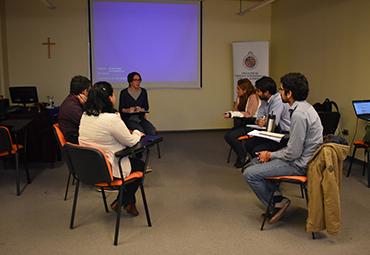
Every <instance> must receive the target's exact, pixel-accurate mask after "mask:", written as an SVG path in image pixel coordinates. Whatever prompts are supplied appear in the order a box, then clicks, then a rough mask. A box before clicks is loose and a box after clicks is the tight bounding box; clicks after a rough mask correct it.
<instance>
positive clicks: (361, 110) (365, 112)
mask: <svg viewBox="0 0 370 255" xmlns="http://www.w3.org/2000/svg"><path fill="white" fill-rule="evenodd" d="M352 104H353V108H354V109H355V113H356V116H357V118H360V119H363V120H367V121H370V100H353V101H352Z"/></svg>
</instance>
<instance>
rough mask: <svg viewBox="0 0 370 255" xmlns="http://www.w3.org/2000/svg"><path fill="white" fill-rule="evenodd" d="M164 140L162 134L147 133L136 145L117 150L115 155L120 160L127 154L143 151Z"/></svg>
mask: <svg viewBox="0 0 370 255" xmlns="http://www.w3.org/2000/svg"><path fill="white" fill-rule="evenodd" d="M162 141H163V137H161V136H152V135H147V136H144V137H142V138H141V140H140V142H138V143H137V144H136V145H134V146H132V147H127V148H125V149H123V150H120V151H117V152H116V153H115V154H114V155H115V156H116V157H117V158H119V161H121V159H122V158H123V157H126V156H132V155H135V154H137V153H140V152H143V151H146V150H148V149H149V148H150V147H153V146H154V145H156V144H157V143H159V142H162Z"/></svg>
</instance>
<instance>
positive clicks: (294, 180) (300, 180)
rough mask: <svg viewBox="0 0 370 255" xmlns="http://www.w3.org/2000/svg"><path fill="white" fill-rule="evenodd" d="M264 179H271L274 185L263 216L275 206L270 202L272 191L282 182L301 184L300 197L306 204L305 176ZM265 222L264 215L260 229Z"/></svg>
mask: <svg viewBox="0 0 370 255" xmlns="http://www.w3.org/2000/svg"><path fill="white" fill-rule="evenodd" d="M265 180H268V181H273V182H275V186H274V188H273V189H272V191H271V196H270V199H269V204H268V206H267V208H266V213H265V216H267V215H268V212H269V211H270V210H273V209H274V208H275V204H274V203H272V200H273V198H274V192H275V190H276V189H277V188H279V187H280V184H281V183H282V182H287V183H292V184H299V185H300V186H301V195H302V198H304V197H305V198H306V203H307V205H308V196H307V177H306V176H277V177H266V178H265ZM265 222H266V217H264V219H263V221H262V225H261V231H262V230H263V227H264V225H265ZM312 239H315V233H314V232H312Z"/></svg>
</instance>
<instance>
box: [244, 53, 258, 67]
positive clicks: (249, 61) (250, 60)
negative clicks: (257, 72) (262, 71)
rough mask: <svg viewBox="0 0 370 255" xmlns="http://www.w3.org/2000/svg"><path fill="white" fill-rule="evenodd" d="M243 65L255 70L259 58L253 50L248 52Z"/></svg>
mask: <svg viewBox="0 0 370 255" xmlns="http://www.w3.org/2000/svg"><path fill="white" fill-rule="evenodd" d="M243 65H244V67H245V68H247V69H249V70H253V69H255V68H256V67H257V65H258V59H257V57H256V56H255V55H253V52H251V51H250V52H248V54H247V56H245V57H244V59H243Z"/></svg>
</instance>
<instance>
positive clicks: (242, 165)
mask: <svg viewBox="0 0 370 255" xmlns="http://www.w3.org/2000/svg"><path fill="white" fill-rule="evenodd" d="M250 162H251V159H250V158H249V157H247V158H246V160H237V161H236V163H235V165H234V166H235V167H236V168H241V169H242V172H243V170H244V168H246V167H247V166H249V163H250Z"/></svg>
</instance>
